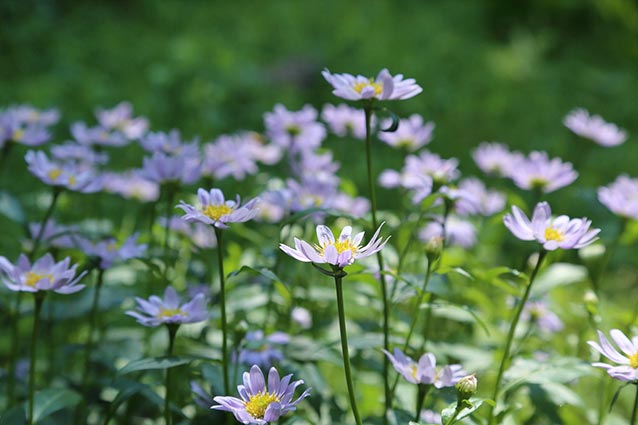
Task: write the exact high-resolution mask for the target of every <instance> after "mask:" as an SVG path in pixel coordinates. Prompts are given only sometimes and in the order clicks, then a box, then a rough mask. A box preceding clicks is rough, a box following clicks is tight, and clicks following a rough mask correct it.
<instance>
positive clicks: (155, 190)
mask: <svg viewBox="0 0 638 425" xmlns="http://www.w3.org/2000/svg"><path fill="white" fill-rule="evenodd" d="M103 176H104V190H105V191H107V192H109V193H116V194H118V195H120V196H122V197H124V198H126V199H135V200H137V201H140V202H154V201H157V200H158V199H159V192H160V190H159V184H158V183H157V182H154V181H151V180H147V179H145V178H144V177H142V176H140V175H139V174H138V173H135V172H130V171H129V172H125V173H122V174H118V173H104V174H103Z"/></svg>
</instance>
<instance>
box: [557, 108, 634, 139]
mask: <svg viewBox="0 0 638 425" xmlns="http://www.w3.org/2000/svg"><path fill="white" fill-rule="evenodd" d="M563 124H564V125H565V127H567V128H569V129H570V130H571V131H573V132H574V133H575V134H577V135H579V136H581V137H584V138H586V139H589V140H592V141H593V142H595V143H597V144H599V145H600V146H606V147H610V146H617V145H621V144H623V143H625V140H627V132H626V131H624V130H622V129H620V128H618V126H616V124H612V123H609V122H606V121H605V120H604V119H602V117H601V116H600V115H591V116H590V115H589V112H587V110H586V109H583V108H579V109H575V110H573V111H571V112H570V113H569V114H568V115H567V116H566V117H565V119H564V120H563Z"/></svg>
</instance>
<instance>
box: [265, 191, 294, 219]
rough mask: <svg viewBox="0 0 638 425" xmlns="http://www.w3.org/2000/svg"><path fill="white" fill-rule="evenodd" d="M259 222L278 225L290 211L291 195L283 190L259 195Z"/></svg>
mask: <svg viewBox="0 0 638 425" xmlns="http://www.w3.org/2000/svg"><path fill="white" fill-rule="evenodd" d="M259 199H260V201H259V215H258V216H257V219H258V220H263V221H266V222H268V223H278V222H280V221H281V220H283V218H284V217H285V216H286V214H287V213H288V211H289V209H290V200H291V193H290V191H289V190H288V189H285V188H281V189H275V190H268V191H266V192H263V193H262V194H260V195H259Z"/></svg>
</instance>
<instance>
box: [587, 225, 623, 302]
mask: <svg viewBox="0 0 638 425" xmlns="http://www.w3.org/2000/svg"><path fill="white" fill-rule="evenodd" d="M626 225H627V219H626V218H623V219H622V221H621V223H620V230H619V231H618V234H617V235H616V237H615V238H614V239H613V240H612V241H611V243H610V244H609V245H608V246H607V247H606V249H605V253H604V254H603V257H602V259H601V260H600V264H599V266H598V270H596V272H595V273H594V275H593V276H592V279H591V285H592V289H593V290H594V293H595V294H596V295H598V286H599V284H600V282H601V281H602V280H603V277H604V276H605V272H606V271H607V266H608V265H609V260H611V256H612V255H613V254H614V252H615V251H616V250H617V249H618V245H619V244H620V238H621V237H622V234H623V232H624V231H625V227H626Z"/></svg>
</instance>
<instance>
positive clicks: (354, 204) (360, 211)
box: [330, 192, 370, 218]
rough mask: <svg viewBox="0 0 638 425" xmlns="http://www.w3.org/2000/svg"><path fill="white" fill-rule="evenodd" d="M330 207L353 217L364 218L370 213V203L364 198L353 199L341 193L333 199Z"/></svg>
mask: <svg viewBox="0 0 638 425" xmlns="http://www.w3.org/2000/svg"><path fill="white" fill-rule="evenodd" d="M330 207H331V208H334V209H335V210H337V211H343V212H344V213H347V214H349V215H350V216H352V217H356V218H362V217H363V216H365V215H366V214H367V213H368V212H370V201H369V200H368V199H367V198H364V197H362V196H357V197H354V198H353V197H352V196H350V195H348V194H346V193H343V192H339V193H337V194H336V195H335V197H334V198H332V202H331V205H330Z"/></svg>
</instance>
